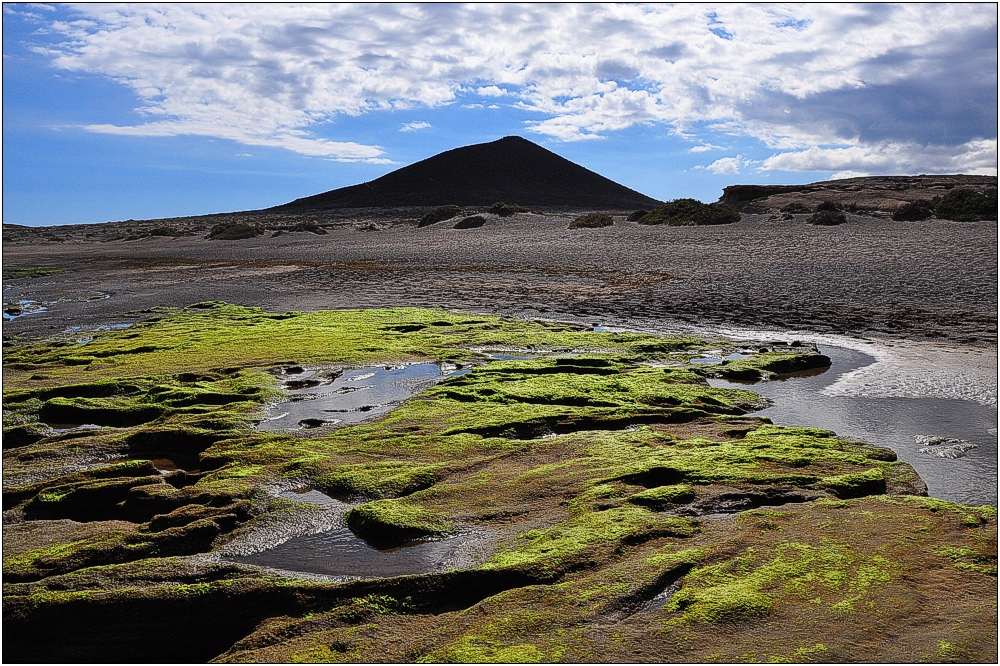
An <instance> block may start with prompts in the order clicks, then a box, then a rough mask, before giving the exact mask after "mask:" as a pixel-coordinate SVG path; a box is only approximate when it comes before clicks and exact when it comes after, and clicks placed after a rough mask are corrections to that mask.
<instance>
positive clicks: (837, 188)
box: [719, 175, 997, 217]
mask: <svg viewBox="0 0 1000 666" xmlns="http://www.w3.org/2000/svg"><path fill="white" fill-rule="evenodd" d="M996 186H997V177H996V176H963V175H945V176H866V177H863V178H845V179H843V180H826V181H821V182H818V183H809V184H808V185H730V186H729V187H727V188H725V189H724V190H723V191H722V197H720V198H719V203H723V204H727V205H729V206H732V207H733V208H735V209H736V210H739V211H741V212H744V213H777V212H780V211H781V209H783V208H785V207H789V206H791V207H792V208H795V207H796V204H798V205H799V206H804V207H805V208H807V209H808V210H809V212H812V211H814V210H816V206H818V205H819V204H821V203H823V202H824V201H832V202H834V203H837V204H840V205H841V206H842V207H843V209H844V210H847V211H849V212H858V213H864V214H868V215H872V216H875V217H888V216H890V215H892V213H894V212H896V210H897V209H898V208H899V207H900V206H902V205H904V204H907V203H910V202H912V201H920V200H927V201H930V200H932V199H934V197H940V196H943V195H945V194H947V193H948V192H949V191H951V190H953V189H955V188H962V189H970V190H975V191H977V192H983V191H984V190H986V189H987V188H991V187H992V188H995V187H996ZM792 212H795V211H792Z"/></svg>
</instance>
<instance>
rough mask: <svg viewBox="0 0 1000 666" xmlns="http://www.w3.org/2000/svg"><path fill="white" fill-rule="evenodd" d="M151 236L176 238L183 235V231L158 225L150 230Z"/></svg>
mask: <svg viewBox="0 0 1000 666" xmlns="http://www.w3.org/2000/svg"><path fill="white" fill-rule="evenodd" d="M149 235H150V236H168V237H170V238H176V237H177V236H180V235H181V232H179V231H177V230H176V229H174V228H173V227H156V228H155V229H153V230H152V231H150V232H149Z"/></svg>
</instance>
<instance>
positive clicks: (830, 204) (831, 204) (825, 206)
mask: <svg viewBox="0 0 1000 666" xmlns="http://www.w3.org/2000/svg"><path fill="white" fill-rule="evenodd" d="M824 210H826V211H830V212H836V211H838V210H844V207H843V206H841V205H840V204H839V203H837V202H836V201H824V202H822V203H821V204H819V205H818V206H816V212H817V213H818V212H820V211H824Z"/></svg>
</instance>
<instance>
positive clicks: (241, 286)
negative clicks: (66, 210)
mask: <svg viewBox="0 0 1000 666" xmlns="http://www.w3.org/2000/svg"><path fill="white" fill-rule="evenodd" d="M488 217H489V221H488V222H487V224H486V225H485V226H483V227H481V228H478V229H466V230H455V229H452V228H451V227H452V226H453V224H454V222H455V221H457V219H459V218H456V219H455V220H449V221H446V222H442V223H439V224H437V225H434V226H431V227H425V228H422V229H417V228H415V226H413V225H412V224H404V223H392V222H387V221H373V220H355V221H342V222H337V223H334V224H327V225H325V227H326V231H327V233H326V234H323V235H318V234H313V233H308V232H298V233H290V232H287V231H285V232H283V233H281V234H279V235H278V236H276V237H271V232H268V233H267V234H265V235H264V236H261V237H259V238H255V239H248V240H239V241H209V240H205V239H204V234H205V231H206V230H207V228H208V227H207V226H206V222H205V221H204V219H202V220H198V219H190V220H187V221H186V220H172V221H157V224H164V223H169V224H170V225H171V226H173V227H174V228H176V229H178V230H180V231H182V232H187V233H191V234H192V235H187V236H182V237H179V238H164V237H147V238H141V239H138V240H121V238H122V237H128V236H129V235H133V236H134V235H137V234H140V233H142V229H143V226H142V225H143V224H144V223H135V222H120V223H109V224H104V225H76V226H73V227H48V228H45V229H30V228H27V227H13V226H10V225H6V226H4V250H3V263H4V267H5V273H6V272H7V270H6V269H7V267H11V266H21V267H23V266H50V267H57V268H62V269H64V272H62V273H59V274H55V275H48V276H43V277H36V278H20V279H5V280H4V305H5V307H7V306H8V304H9V303H16V302H18V301H19V300H33V301H37V303H36V304H35V307H37V306H39V305H40V306H44V307H46V308H47V309H46V311H44V312H39V313H36V314H29V315H25V316H21V317H17V318H15V319H13V320H7V321H5V322H4V329H3V330H4V333H5V334H8V335H9V334H30V335H39V334H49V333H54V332H61V331H63V330H65V329H66V328H68V327H70V326H81V327H82V328H83V329H84V330H86V329H89V328H94V327H97V326H100V325H108V324H113V323H116V322H128V321H132V320H134V319H135V316H134V315H132V316H129V315H128V313H129V312H134V311H138V310H143V309H147V308H152V307H155V306H183V305H188V304H190V303H194V302H198V301H205V300H225V301H229V302H234V303H239V304H244V305H254V306H261V307H263V308H264V309H265V310H268V311H285V310H314V309H321V308H361V307H379V306H396V305H419V306H443V307H447V308H455V309H462V310H471V311H480V312H495V313H501V314H509V315H518V316H527V317H541V318H546V319H565V320H578V321H583V322H587V323H591V324H602V325H605V324H610V325H619V326H621V325H628V323H629V322H632V321H639V320H641V321H644V322H649V321H662V322H664V326H665V327H668V326H669V325H670V323H671V322H675V323H683V322H686V323H688V324H691V323H697V324H699V325H734V326H757V327H766V328H772V329H786V330H787V329H798V330H808V331H812V332H815V333H836V334H842V335H850V336H855V337H875V338H881V339H893V338H896V339H909V340H922V339H923V340H939V341H941V342H945V341H947V342H951V343H961V344H966V345H969V344H971V345H976V346H986V347H995V346H996V340H997V223H996V222H975V223H959V222H948V221H941V220H933V221H925V222H893V221H890V220H886V219H877V218H871V217H861V216H848V223H846V224H843V225H840V226H835V227H815V226H811V225H807V224H806V223H805V219H806V217H807V216H805V215H800V216H795V218H794V219H792V220H780V219H777V216H768V215H745V216H744V217H743V220H741V221H740V222H738V223H736V224H732V225H725V226H715V227H665V226H656V227H648V226H640V225H637V224H635V223H630V222H626V221H625V220H624V217H623V216H619V217H616V223H615V225H614V226H613V227H607V228H603V229H579V230H572V231H570V230H567V229H566V225H567V224H568V222H569V221H570V220H571V219H573V216H571V215H568V214H557V213H548V214H535V213H531V214H519V215H517V216H515V217H512V218H506V219H500V218H497V217H494V216H488ZM146 226H149V225H148V224H146ZM50 238H59V239H61V240H60V241H54V240H48V239H50ZM113 238H118V240H109V239H113ZM30 307H32V304H27V305H26V309H28V308H30Z"/></svg>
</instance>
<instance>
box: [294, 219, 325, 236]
mask: <svg viewBox="0 0 1000 666" xmlns="http://www.w3.org/2000/svg"><path fill="white" fill-rule="evenodd" d="M291 230H292V231H308V232H310V233H314V234H325V233H326V229H324V228H323V227H321V226H319V225H318V224H316V223H315V222H299V223H298V224H296V225H295V226H294V227H292V229H291Z"/></svg>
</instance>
